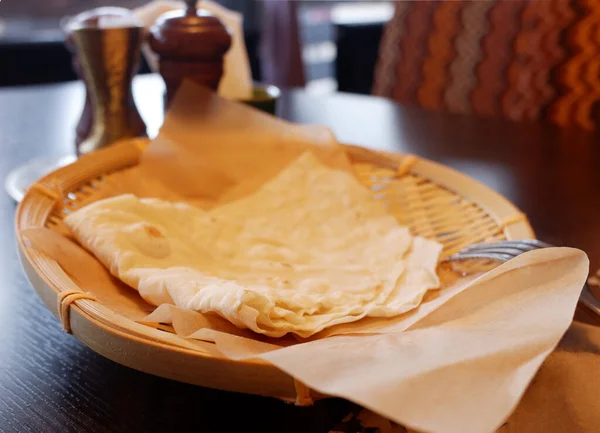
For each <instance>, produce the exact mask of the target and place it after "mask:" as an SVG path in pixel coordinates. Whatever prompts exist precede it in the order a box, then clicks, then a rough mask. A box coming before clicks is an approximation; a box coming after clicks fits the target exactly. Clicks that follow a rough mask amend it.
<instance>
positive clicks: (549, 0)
mask: <svg viewBox="0 0 600 433" xmlns="http://www.w3.org/2000/svg"><path fill="white" fill-rule="evenodd" d="M373 93H374V94H376V95H380V96H386V97H389V98H393V99H395V100H397V101H399V102H401V103H404V104H406V105H418V106H421V107H425V108H428V109H433V110H446V111H450V112H454V113H463V114H468V113H473V114H478V115H482V116H502V117H506V118H508V119H511V120H534V121H537V120H542V119H547V120H550V121H551V122H554V123H556V124H558V125H562V126H567V125H576V126H579V127H582V128H585V129H588V130H595V129H597V128H598V125H599V124H600V0H413V1H399V2H397V3H396V13H395V15H394V17H393V18H392V20H391V21H390V22H389V24H388V25H387V27H386V29H385V32H384V35H383V39H382V42H381V47H380V53H379V62H378V65H377V69H376V71H375V83H374V87H373Z"/></svg>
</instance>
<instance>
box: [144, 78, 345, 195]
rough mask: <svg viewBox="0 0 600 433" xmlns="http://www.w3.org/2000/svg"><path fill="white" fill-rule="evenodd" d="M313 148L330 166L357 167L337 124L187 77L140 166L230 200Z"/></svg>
mask: <svg viewBox="0 0 600 433" xmlns="http://www.w3.org/2000/svg"><path fill="white" fill-rule="evenodd" d="M307 149H311V150H312V151H313V153H315V155H316V156H317V157H319V158H320V159H321V161H322V162H323V163H325V164H327V165H329V166H330V167H334V168H339V169H342V170H347V171H351V170H352V168H351V165H350V162H349V159H348V157H347V155H346V153H345V151H344V149H343V147H342V146H341V145H340V144H339V143H338V142H337V140H336V139H335V137H334V135H333V133H332V132H331V131H330V130H329V129H327V128H325V127H323V126H318V125H298V124H293V123H290V122H287V121H285V120H281V119H278V118H277V117H274V116H271V115H269V114H266V113H263V112H261V111H259V110H257V109H254V108H252V107H249V106H246V105H244V104H241V103H236V102H231V101H228V100H226V99H224V98H221V97H219V96H217V95H216V94H214V93H213V92H211V91H210V90H209V89H207V88H204V87H201V86H199V85H197V84H195V83H192V82H190V81H186V82H184V83H182V85H181V88H180V89H179V91H178V92H177V94H176V96H175V97H174V99H173V101H172V105H171V108H170V109H169V112H168V113H167V114H166V116H165V122H164V124H163V126H162V127H161V129H160V131H159V133H158V135H157V137H156V138H155V139H154V140H153V141H152V142H151V143H150V145H149V146H148V149H147V150H146V152H144V154H143V156H142V160H141V163H140V165H139V168H140V170H142V172H143V173H144V175H146V176H149V177H152V178H154V179H156V180H159V181H161V182H162V183H164V185H166V186H167V187H168V188H170V189H172V190H174V191H176V192H177V193H178V194H180V195H182V196H184V197H186V198H205V199H209V200H210V199H213V200H216V199H222V200H223V199H225V198H226V199H227V200H230V199H233V198H237V197H241V196H243V195H245V194H247V193H249V192H251V191H253V190H254V189H256V188H257V187H258V186H259V185H261V184H262V183H264V181H266V180H267V179H269V178H271V177H273V176H274V175H275V174H276V173H278V172H279V171H280V170H281V169H282V168H283V167H284V166H286V165H287V164H289V163H291V162H292V161H293V160H295V159H296V158H297V157H298V156H300V155H301V154H302V152H304V151H305V150H307ZM233 187H236V188H235V189H232V188H233ZM228 190H229V191H228ZM227 191H228V193H227V195H226V196H225V197H224V196H223V194H224V193H225V192H227Z"/></svg>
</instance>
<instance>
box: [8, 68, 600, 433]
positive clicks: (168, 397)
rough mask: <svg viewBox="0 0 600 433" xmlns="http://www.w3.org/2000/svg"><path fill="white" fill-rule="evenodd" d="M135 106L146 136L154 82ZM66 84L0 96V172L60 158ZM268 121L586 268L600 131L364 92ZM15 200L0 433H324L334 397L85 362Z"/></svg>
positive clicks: (70, 93)
mask: <svg viewBox="0 0 600 433" xmlns="http://www.w3.org/2000/svg"><path fill="white" fill-rule="evenodd" d="M135 91H136V92H135V93H136V101H137V102H138V106H139V109H140V112H141V113H142V116H143V117H144V119H145V120H146V122H147V124H148V125H149V127H150V128H149V133H150V135H153V134H155V133H156V131H157V129H158V127H159V126H160V123H161V121H162V105H161V101H162V92H163V86H162V83H161V81H160V80H159V79H158V78H157V77H155V76H146V77H139V78H138V79H137V80H136V83H135ZM82 105H83V88H82V86H81V84H80V83H67V84H58V85H51V86H34V87H27V88H25V87H21V88H10V89H0V151H1V156H0V176H1V178H2V179H4V178H5V176H6V175H7V173H8V172H9V171H10V170H11V169H13V168H14V167H16V166H18V165H20V164H22V163H25V162H27V161H28V160H30V159H31V158H33V157H37V156H44V155H62V154H66V153H71V152H73V142H74V137H75V131H74V127H75V124H76V122H77V119H78V116H79V114H80V112H81V109H82ZM278 113H279V115H280V116H281V117H284V118H287V119H291V120H293V121H297V122H306V123H322V124H325V125H327V126H329V127H331V128H332V129H333V131H334V132H335V134H336V135H337V137H338V139H340V140H341V141H343V142H347V143H352V144H358V145H363V146H366V147H371V148H376V149H382V150H395V151H400V152H410V153H414V154H417V155H419V156H422V157H425V158H429V159H432V160H435V161H438V162H440V163H443V164H447V165H449V166H451V167H454V168H456V169H458V170H461V171H463V172H465V173H467V174H469V175H470V176H472V177H474V178H475V179H477V180H479V181H481V182H483V183H485V184H487V185H488V186H490V187H491V188H493V189H495V190H497V191H499V192H500V193H502V194H504V195H505V196H506V197H508V198H509V199H510V200H512V201H513V202H514V203H515V204H516V205H517V206H518V207H520V208H521V209H522V210H523V211H524V212H525V213H526V214H527V216H528V217H529V219H530V221H531V223H532V225H533V227H534V229H535V231H536V234H537V236H538V238H540V239H543V240H545V241H547V242H550V243H553V244H555V245H568V246H573V247H578V248H581V249H583V250H584V251H586V252H587V253H588V255H589V257H590V260H591V267H592V270H594V269H596V268H597V267H600V218H599V216H600V171H599V170H598V167H600V135H596V134H592V133H587V132H584V131H578V130H563V129H559V128H556V127H553V126H549V125H542V124H527V123H511V122H508V121H503V120H494V119H478V118H474V117H468V116H456V115H449V114H443V113H433V112H427V111H423V110H420V109H417V108H406V107H400V106H398V105H395V104H394V103H392V102H389V101H386V100H383V99H379V98H372V97H367V96H357V95H348V94H336V95H330V96H312V95H309V94H307V93H306V92H304V91H300V90H298V91H286V92H283V95H282V97H281V100H280V101H279V105H278ZM14 210H15V204H14V202H13V201H12V199H11V198H10V197H9V196H8V195H6V194H0V225H1V226H0V227H1V229H0V283H1V284H0V431H2V432H13V431H14V432H25V431H31V432H54V431H56V432H70V431H73V432H146V431H148V432H154V431H156V432H159V431H161V432H162V431H198V432H200V431H201V432H213V431H215V432H216V431H219V432H261V433H264V432H308V431H310V432H327V431H329V429H330V428H331V427H332V426H333V425H334V424H335V423H336V422H337V421H339V420H340V419H341V418H343V417H344V416H345V414H346V413H347V412H348V410H349V408H350V404H349V403H347V402H345V401H341V400H328V401H321V402H318V403H317V404H316V405H315V406H314V407H310V408H297V407H294V406H292V405H289V404H285V403H282V402H279V401H277V400H274V399H267V398H261V397H256V396H248V395H241V394H234V393H227V392H221V391H215V390H209V389H206V388H201V387H196V386H191V385H186V384H182V383H178V382H173V381H169V380H166V379H161V378H158V377H154V376H151V375H148V374H144V373H141V372H137V371H135V370H132V369H129V368H126V367H123V366H121V365H118V364H116V363H114V362H112V361H109V360H107V359H105V358H103V357H101V356H100V355H97V354H95V353H94V352H92V351H91V350H89V349H88V348H87V347H85V346H84V345H83V344H81V343H79V342H78V341H77V340H76V339H75V338H74V337H73V336H71V335H68V334H66V333H64V332H63V331H62V330H61V328H60V326H59V323H58V322H57V320H55V318H54V317H53V316H52V314H51V313H50V312H49V311H47V310H46V308H45V307H44V305H43V304H42V302H41V301H40V300H39V299H38V297H37V295H36V294H35V292H34V291H33V289H32V288H31V286H30V285H29V282H28V281H27V279H26V277H25V275H24V274H23V271H22V269H21V266H20V263H19V261H18V257H17V252H16V245H15V240H14V231H13V217H14Z"/></svg>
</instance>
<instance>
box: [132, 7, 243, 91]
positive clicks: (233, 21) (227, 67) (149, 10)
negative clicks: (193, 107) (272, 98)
mask: <svg viewBox="0 0 600 433" xmlns="http://www.w3.org/2000/svg"><path fill="white" fill-rule="evenodd" d="M184 7H185V4H184V3H183V2H180V1H173V0H155V1H151V2H150V3H148V4H146V5H144V6H141V7H139V8H137V9H135V10H134V13H135V15H137V16H138V18H139V19H140V20H141V21H142V23H143V24H144V26H145V27H146V28H147V29H150V28H151V27H152V25H153V24H154V23H155V21H156V20H157V19H158V17H159V16H160V15H162V14H163V13H165V12H169V11H172V10H176V9H183V8H184ZM198 8H200V9H205V10H207V11H208V12H210V13H211V14H213V15H214V16H216V17H218V18H219V19H220V20H221V21H223V24H224V25H225V26H226V27H227V28H228V29H229V31H230V33H231V48H229V51H227V53H226V54H225V59H224V72H223V77H222V78H221V82H220V83H219V89H218V93H219V95H221V96H222V97H224V98H227V99H234V100H248V99H250V98H251V97H252V87H253V86H252V72H251V70H250V62H249V60H248V52H247V50H246V43H245V42H244V27H243V17H242V15H241V14H240V13H238V12H235V11H231V10H229V9H227V8H225V7H223V6H221V5H219V4H218V3H215V2H212V1H210V0H204V1H202V2H200V1H199V2H198ZM142 53H143V55H144V57H145V59H146V61H147V62H148V65H149V66H150V69H151V70H152V71H153V72H158V70H159V67H158V56H157V55H156V54H155V53H154V52H153V51H152V50H151V49H150V47H149V46H148V44H144V45H143V46H142Z"/></svg>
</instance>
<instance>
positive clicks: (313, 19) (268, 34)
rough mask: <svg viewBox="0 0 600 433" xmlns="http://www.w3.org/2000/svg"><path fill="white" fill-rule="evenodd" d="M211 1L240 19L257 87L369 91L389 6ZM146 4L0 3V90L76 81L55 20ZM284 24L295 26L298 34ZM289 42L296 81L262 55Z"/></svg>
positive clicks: (90, 0)
mask: <svg viewBox="0 0 600 433" xmlns="http://www.w3.org/2000/svg"><path fill="white" fill-rule="evenodd" d="M217 1H218V3H220V4H222V5H223V6H225V7H227V8H229V9H232V10H237V11H239V12H241V13H242V14H243V15H244V33H245V35H244V36H245V41H246V45H247V49H248V54H249V57H250V63H251V67H252V74H253V78H254V79H255V80H256V81H268V82H270V83H274V84H278V85H281V86H283V87H297V86H306V88H307V90H308V91H310V92H313V93H330V92H334V91H336V90H337V91H345V92H353V93H363V94H370V93H371V88H372V83H373V71H374V69H375V63H376V60H377V54H378V46H379V42H380V39H381V35H382V32H383V28H384V25H385V23H386V22H387V21H389V20H390V18H391V17H392V15H393V13H394V5H393V3H394V2H393V1H306V0H304V1H302V0H298V1H286V0H265V1H263V0H217ZM147 2H148V0H119V1H115V0H2V1H0V59H2V61H1V63H2V68H0V86H15V85H27V84H39V83H51V82H61V81H69V80H75V79H76V76H75V74H74V73H73V70H72V68H71V57H70V54H69V52H68V51H67V49H66V48H65V46H64V43H63V40H64V38H63V35H62V33H61V31H60V28H59V22H60V19H61V18H62V17H64V16H66V15H74V14H76V13H79V12H82V11H85V10H88V9H92V8H95V7H100V6H120V7H127V8H136V7H139V6H141V5H143V4H145V3H147ZM286 20H287V21H290V20H293V21H294V22H296V23H297V25H298V27H297V29H298V30H297V32H295V31H294V27H293V26H292V27H290V26H289V22H286ZM282 24H284V25H282ZM282 32H287V33H291V34H286V35H284V36H285V37H284V38H283V39H284V40H286V43H285V46H281V47H277V46H275V47H274V46H273V44H275V45H277V43H278V41H277V39H279V38H281V36H282V35H281V33H282ZM274 35H277V36H278V37H277V38H276V37H275V36H274ZM289 41H292V42H291V43H290V42H289ZM296 41H297V45H298V53H299V55H300V56H301V61H302V65H303V66H302V71H299V72H301V73H298V74H294V75H295V76H291V75H290V74H289V73H288V75H282V71H284V73H285V68H281V67H278V65H277V64H276V63H277V62H286V61H289V60H286V59H282V58H272V57H273V56H268V55H263V54H264V53H265V52H271V53H272V52H273V51H274V50H275V52H277V50H278V49H279V48H281V49H282V50H285V52H286V55H289V53H292V54H293V52H294V51H293V49H290V47H291V46H292V45H291V44H295V43H296ZM280 45H282V44H281V43H280ZM265 50H266V51H265ZM275 57H277V56H275ZM274 63H275V64H274ZM140 72H141V73H148V72H149V69H148V66H147V65H146V64H142V65H141V70H140ZM297 72H298V71H297ZM273 75H279V76H273Z"/></svg>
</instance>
